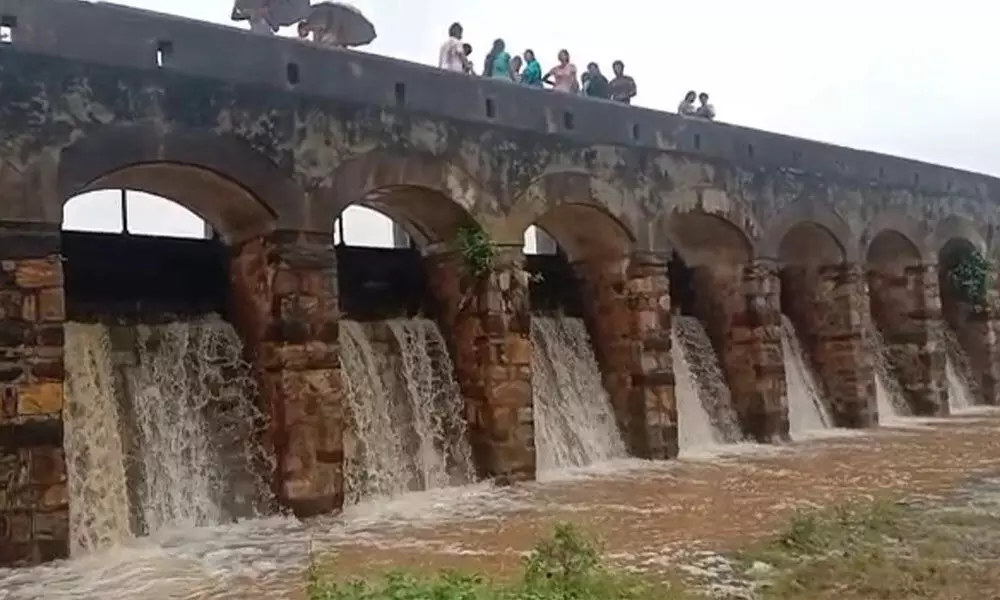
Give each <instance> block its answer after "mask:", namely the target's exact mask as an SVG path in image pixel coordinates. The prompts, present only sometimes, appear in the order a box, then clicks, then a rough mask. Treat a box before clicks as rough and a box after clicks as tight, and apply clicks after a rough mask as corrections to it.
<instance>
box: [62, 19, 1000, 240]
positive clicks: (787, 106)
mask: <svg viewBox="0 0 1000 600" xmlns="http://www.w3.org/2000/svg"><path fill="white" fill-rule="evenodd" d="M119 3H120V4H126V5H129V6H134V7H136V8H144V9H149V10H157V11H162V12H168V13H172V14H177V15H182V16H186V17H191V18H197V19H203V20H210V21H215V22H217V23H227V24H228V23H231V22H230V21H229V13H230V10H231V8H232V3H231V2H230V1H229V0H122V1H121V2H119ZM353 4H354V5H355V6H357V7H358V8H360V9H361V10H362V11H363V12H364V13H365V14H366V15H367V16H368V17H369V18H370V19H371V20H372V22H374V23H375V26H376V28H377V30H378V33H379V38H378V39H377V40H376V41H375V43H373V44H372V45H371V46H368V47H366V48H364V49H363V50H364V51H368V52H374V53H378V54H384V55H387V56H393V57H399V58H406V59H408V60H412V61H417V62H424V63H428V64H434V63H436V60H437V51H438V47H439V45H440V44H441V42H442V41H443V40H444V38H445V36H446V31H447V27H448V25H449V24H450V23H452V22H453V21H460V22H461V23H462V24H463V25H464V26H465V32H466V39H467V41H469V42H470V43H471V44H472V45H473V47H474V49H475V50H474V54H473V58H474V59H475V62H476V64H477V67H478V66H479V64H480V63H481V61H482V57H483V55H484V53H485V51H486V50H487V49H488V47H489V46H490V44H491V42H492V40H493V39H494V38H496V37H503V38H504V39H505V40H506V42H507V47H508V49H509V50H511V51H512V52H518V53H519V52H520V51H522V50H523V49H525V48H529V47H530V48H532V49H534V50H535V52H536V54H537V55H538V56H539V58H540V60H541V61H542V66H543V68H548V67H549V66H551V65H552V64H553V63H554V61H555V55H556V52H557V51H558V50H559V49H560V48H567V49H568V50H569V51H570V53H571V55H572V57H573V60H574V62H576V63H577V65H579V66H582V65H584V64H586V63H587V62H589V61H592V60H593V61H597V62H598V63H599V64H600V65H601V67H602V68H603V69H604V70H605V71H607V72H610V69H611V61H613V60H615V59H621V60H623V61H624V62H625V64H626V70H627V71H628V72H629V73H630V74H631V75H632V76H633V77H635V78H636V80H637V82H638V86H639V96H638V98H637V104H640V105H642V106H647V107H651V108H659V109H665V110H674V109H675V108H676V106H677V103H678V101H679V100H680V97H681V96H682V95H683V93H684V92H685V91H686V90H688V89H694V90H698V91H707V92H709V93H710V94H711V95H712V100H713V103H714V104H715V107H716V110H717V111H718V113H719V120H721V121H727V122H731V123H737V124H740V125H746V126H749V127H756V128H760V129H766V130H771V131H778V132H781V133H787V134H791V135H796V136H801V137H806V138H812V139H818V140H822V141H827V142H832V143H837V144H843V145H847V146H852V147H857V148H864V149H868V150H876V151H880V152H887V153H891V154H897V155H900V156H906V157H910V158H916V159H920V160H926V161H930V162H936V163H942V164H947V165H951V166H955V167H960V168H965V169H971V170H975V171H982V172H986V173H992V174H1000V136H998V135H997V134H1000V112H998V111H997V110H996V109H995V105H994V104H993V103H994V102H996V101H997V100H998V99H1000V77H997V76H996V61H997V59H998V57H1000V37H997V36H996V35H995V27H996V26H995V23H996V22H997V19H998V17H1000V4H993V3H992V2H986V1H985V0H952V1H950V2H947V3H942V2H926V3H919V2H907V1H905V0H838V1H836V2H818V1H808V0H807V1H803V0H750V1H748V0H714V1H711V2H709V1H703V2H692V1H688V2H666V3H657V2H654V1H653V0H616V1H615V2H612V3H607V4H598V3H596V2H595V3H594V4H592V5H591V6H592V7H593V8H590V9H587V8H585V5H573V6H575V8H572V9H566V8H565V7H567V6H570V5H569V4H566V3H556V2H543V1H540V0H508V1H507V2H502V3H497V2H486V1H484V0H462V1H459V0H423V1H422V2H412V3H407V2H402V1H400V0H356V1H355V2H354V3H353ZM241 26H245V24H243V25H241ZM290 33H291V30H289V34H290ZM991 57H992V58H991ZM98 194H101V195H102V196H104V197H107V195H106V193H98ZM137 195H138V194H137ZM113 197H114V195H113V194H112V198H113ZM84 204H85V203H84V202H79V201H77V202H74V203H73V204H71V205H70V206H69V208H68V209H67V214H66V217H67V224H68V225H69V226H76V225H88V226H89V225H91V224H92V223H93V222H96V221H100V222H110V223H112V224H114V223H117V222H118V220H119V219H118V217H117V209H111V210H110V211H108V210H107V209H105V210H96V211H95V209H94V205H93V204H91V203H90V202H87V203H86V204H88V205H89V206H85V205H84ZM136 204H141V205H142V207H143V208H142V210H141V211H140V210H139V208H138V207H137V208H136V209H135V210H133V211H131V212H132V216H130V222H131V223H132V224H134V225H135V224H137V223H138V221H139V220H140V219H141V220H143V221H146V222H148V224H149V225H153V226H155V229H153V230H150V231H151V232H158V233H175V232H179V231H182V230H186V231H194V230H197V229H198V225H197V222H196V221H193V220H191V218H189V219H188V220H187V221H185V219H184V218H183V210H182V209H177V210H176V212H178V213H180V214H181V215H182V216H177V215H176V214H172V213H173V212H174V211H170V210H169V209H165V208H163V207H162V206H152V205H150V202H149V201H148V200H147V199H143V201H142V202H141V203H139V202H138V201H137V202H136ZM140 213H142V214H140ZM352 213H354V214H351V215H350V216H349V217H348V218H347V219H346V220H345V226H346V230H347V234H346V236H347V238H348V241H349V242H350V243H358V242H365V241H371V242H374V243H378V241H382V240H385V239H387V236H388V226H387V225H386V224H385V223H384V222H381V221H380V220H378V219H372V218H371V217H365V216H364V214H363V213H361V214H358V213H357V212H355V211H352ZM83 221H86V223H84V222H83ZM146 224H147V223H143V225H146ZM131 229H133V230H135V229H137V227H136V226H133V227H131Z"/></svg>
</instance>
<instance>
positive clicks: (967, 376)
mask: <svg viewBox="0 0 1000 600" xmlns="http://www.w3.org/2000/svg"><path fill="white" fill-rule="evenodd" d="M943 329H944V347H945V380H946V383H947V385H948V407H949V408H950V409H951V412H952V414H961V413H963V412H969V411H970V409H972V408H973V407H975V406H976V404H979V403H980V402H981V398H982V390H981V389H980V388H979V386H978V385H977V382H976V380H975V376H974V375H973V370H972V367H971V365H970V364H969V357H968V355H966V353H965V351H964V350H963V349H962V345H961V344H960V343H959V341H958V337H956V335H955V332H954V331H952V329H951V328H950V327H947V326H945V327H943Z"/></svg>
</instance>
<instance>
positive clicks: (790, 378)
mask: <svg viewBox="0 0 1000 600" xmlns="http://www.w3.org/2000/svg"><path fill="white" fill-rule="evenodd" d="M781 351H782V354H783V355H784V360H785V383H786V386H787V390H788V392H787V394H788V424H789V429H790V432H791V436H792V438H797V437H804V436H806V435H807V434H808V433H809V432H812V431H820V430H824V429H829V428H830V427H831V426H832V419H831V418H830V413H829V410H828V409H827V404H826V402H825V400H824V398H823V393H822V389H823V388H822V387H820V385H819V382H818V381H817V380H816V375H815V373H813V370H812V368H811V366H810V365H809V363H808V362H806V361H807V359H806V355H805V353H804V352H803V350H802V347H801V345H800V344H799V338H798V334H797V332H796V331H795V325H794V324H793V323H792V320H791V319H789V318H788V317H787V316H785V315H781Z"/></svg>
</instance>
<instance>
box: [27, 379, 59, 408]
mask: <svg viewBox="0 0 1000 600" xmlns="http://www.w3.org/2000/svg"><path fill="white" fill-rule="evenodd" d="M19 392H20V393H19V403H18V404H19V407H18V413H19V414H21V415H26V416H33V415H56V414H59V413H60V412H61V411H62V407H63V386H62V383H55V382H51V381H38V382H33V383H23V384H21V386H20V390H19Z"/></svg>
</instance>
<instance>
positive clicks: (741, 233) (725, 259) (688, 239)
mask: <svg viewBox="0 0 1000 600" xmlns="http://www.w3.org/2000/svg"><path fill="white" fill-rule="evenodd" d="M664 228H665V229H666V237H667V238H668V239H669V240H670V241H671V242H672V243H673V246H674V248H675V249H676V251H677V253H678V254H679V255H680V257H681V259H683V260H684V262H685V263H687V264H688V265H689V266H691V267H695V266H712V265H713V264H716V263H721V264H726V265H737V264H738V265H745V264H747V263H749V262H750V261H751V260H753V257H754V245H753V242H752V240H751V238H750V236H749V235H748V234H747V233H746V231H745V230H744V229H742V228H741V227H740V226H739V225H737V224H736V223H734V222H733V221H731V220H730V219H728V218H726V217H725V216H723V215H721V214H717V213H711V212H705V211H700V210H698V211H686V212H679V211H675V212H673V213H671V214H670V215H668V216H667V217H666V219H665V224H664Z"/></svg>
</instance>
